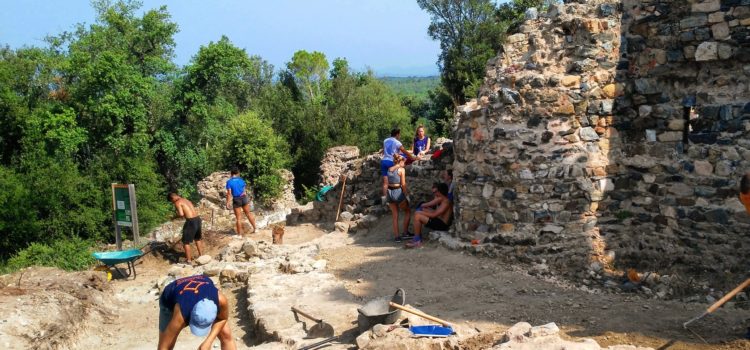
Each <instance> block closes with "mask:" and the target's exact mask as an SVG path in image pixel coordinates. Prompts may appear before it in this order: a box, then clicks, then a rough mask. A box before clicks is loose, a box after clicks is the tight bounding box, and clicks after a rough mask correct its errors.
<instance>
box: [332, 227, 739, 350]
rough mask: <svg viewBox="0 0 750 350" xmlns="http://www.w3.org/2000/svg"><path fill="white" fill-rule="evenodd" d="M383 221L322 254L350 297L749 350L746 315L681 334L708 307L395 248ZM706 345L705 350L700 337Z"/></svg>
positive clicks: (501, 321)
mask: <svg viewBox="0 0 750 350" xmlns="http://www.w3.org/2000/svg"><path fill="white" fill-rule="evenodd" d="M390 232H391V228H390V218H387V217H384V218H382V219H381V220H380V221H379V222H378V225H377V226H376V227H375V228H373V229H370V231H369V233H367V234H357V235H355V236H354V237H355V240H356V243H355V244H352V245H348V246H346V247H343V248H339V249H334V250H331V251H325V252H323V254H322V258H324V259H326V260H328V269H329V270H330V271H331V272H333V273H334V274H335V275H336V276H337V277H338V278H340V279H341V280H343V281H345V285H346V287H347V289H348V290H349V292H351V293H352V294H354V295H356V296H359V297H362V298H363V299H368V298H372V297H377V296H385V295H392V294H393V293H394V291H395V290H396V289H397V288H403V289H404V290H405V291H406V300H407V303H410V304H413V305H415V306H417V307H419V308H420V309H421V310H423V311H425V312H427V313H430V314H433V315H435V316H437V317H440V318H443V319H445V320H448V321H453V322H468V323H470V324H472V325H474V327H476V328H478V329H479V330H481V331H494V330H504V329H507V328H508V327H510V326H512V325H513V324H515V323H516V322H520V321H526V322H529V323H531V324H532V325H541V324H546V323H549V322H555V323H557V325H558V326H559V327H560V328H561V329H562V331H563V333H564V334H565V335H567V336H570V337H587V338H593V339H594V340H596V341H597V342H598V343H599V344H600V345H601V346H605V347H606V346H609V345H616V344H632V345H640V346H648V347H653V348H654V349H660V350H665V349H670V350H682V349H750V341H746V340H742V339H741V338H742V336H743V335H744V332H745V327H747V326H750V322H746V320H747V319H750V312H748V311H745V310H740V309H727V310H725V309H720V310H718V311H716V312H715V313H714V314H712V315H709V316H707V317H705V318H704V319H702V320H700V321H697V322H695V323H693V324H691V326H690V328H691V329H692V330H693V331H694V332H695V333H697V335H698V336H696V335H695V334H694V333H691V332H690V331H687V330H684V329H683V328H682V324H683V322H685V321H687V320H689V319H691V318H693V317H695V316H697V315H699V314H701V313H702V311H704V310H705V309H706V307H707V306H708V305H704V304H695V303H692V304H686V303H681V302H677V301H660V300H654V299H645V298H643V296H642V295H638V294H632V293H627V294H611V293H603V292H600V293H591V292H586V291H582V290H579V289H577V288H573V287H570V285H569V284H567V283H562V282H557V281H545V280H542V279H540V278H538V277H533V276H529V275H528V274H526V273H524V272H523V269H519V267H518V266H509V265H507V264H503V263H501V262H500V261H498V260H496V259H488V258H481V257H476V256H472V255H469V254H465V253H461V252H456V251H450V250H447V249H445V248H442V247H437V246H436V245H437V244H436V243H427V244H426V245H425V247H423V248H421V249H409V250H407V249H404V248H403V247H402V246H401V245H397V244H395V243H392V242H391V241H390V240H389V239H391V234H390ZM699 336H700V337H702V338H704V339H705V340H706V341H707V342H708V343H709V344H705V343H704V342H703V341H702V340H701V339H700V338H699Z"/></svg>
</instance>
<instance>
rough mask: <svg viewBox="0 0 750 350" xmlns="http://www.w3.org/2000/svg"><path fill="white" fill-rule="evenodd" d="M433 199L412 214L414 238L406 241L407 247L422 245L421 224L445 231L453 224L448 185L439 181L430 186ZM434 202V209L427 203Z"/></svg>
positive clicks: (451, 203)
mask: <svg viewBox="0 0 750 350" xmlns="http://www.w3.org/2000/svg"><path fill="white" fill-rule="evenodd" d="M432 193H433V194H434V195H435V199H433V200H432V201H430V202H427V203H425V205H423V206H422V208H421V210H418V211H417V212H416V213H415V214H414V238H413V239H412V240H411V241H410V242H408V243H406V247H407V248H419V247H421V246H422V226H425V227H428V228H430V229H433V230H438V231H447V230H448V229H450V227H451V225H452V224H453V202H452V201H450V200H449V199H448V185H446V184H444V183H439V184H437V185H435V186H433V188H432ZM433 201H434V202H436V203H435V204H436V205H437V208H436V209H431V208H429V207H427V205H431V204H432V202H433Z"/></svg>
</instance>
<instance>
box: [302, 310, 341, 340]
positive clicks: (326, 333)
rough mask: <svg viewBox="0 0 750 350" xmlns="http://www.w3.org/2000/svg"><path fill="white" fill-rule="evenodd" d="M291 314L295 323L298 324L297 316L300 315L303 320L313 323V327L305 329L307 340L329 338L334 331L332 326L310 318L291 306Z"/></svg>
mask: <svg viewBox="0 0 750 350" xmlns="http://www.w3.org/2000/svg"><path fill="white" fill-rule="evenodd" d="M292 312H294V319H295V320H296V321H297V322H300V320H299V318H298V315H302V316H304V317H305V318H308V319H310V320H312V321H314V322H315V325H313V326H312V327H310V328H309V329H307V337H308V338H330V337H333V334H334V331H333V326H331V325H330V324H328V323H326V322H323V320H322V319H319V318H315V317H313V316H311V315H310V314H308V313H306V312H304V311H302V310H300V309H298V308H296V307H294V306H292Z"/></svg>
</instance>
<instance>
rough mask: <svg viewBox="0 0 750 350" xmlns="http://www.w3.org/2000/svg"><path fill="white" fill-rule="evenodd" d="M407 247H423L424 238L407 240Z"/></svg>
mask: <svg viewBox="0 0 750 350" xmlns="http://www.w3.org/2000/svg"><path fill="white" fill-rule="evenodd" d="M406 248H422V240H421V239H412V240H411V241H409V242H406Z"/></svg>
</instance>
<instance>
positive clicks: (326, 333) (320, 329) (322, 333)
mask: <svg viewBox="0 0 750 350" xmlns="http://www.w3.org/2000/svg"><path fill="white" fill-rule="evenodd" d="M333 334H334V331H333V326H331V325H330V324H328V323H325V322H318V323H316V324H315V325H313V326H312V327H310V329H308V330H307V337H308V338H330V337H333Z"/></svg>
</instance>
